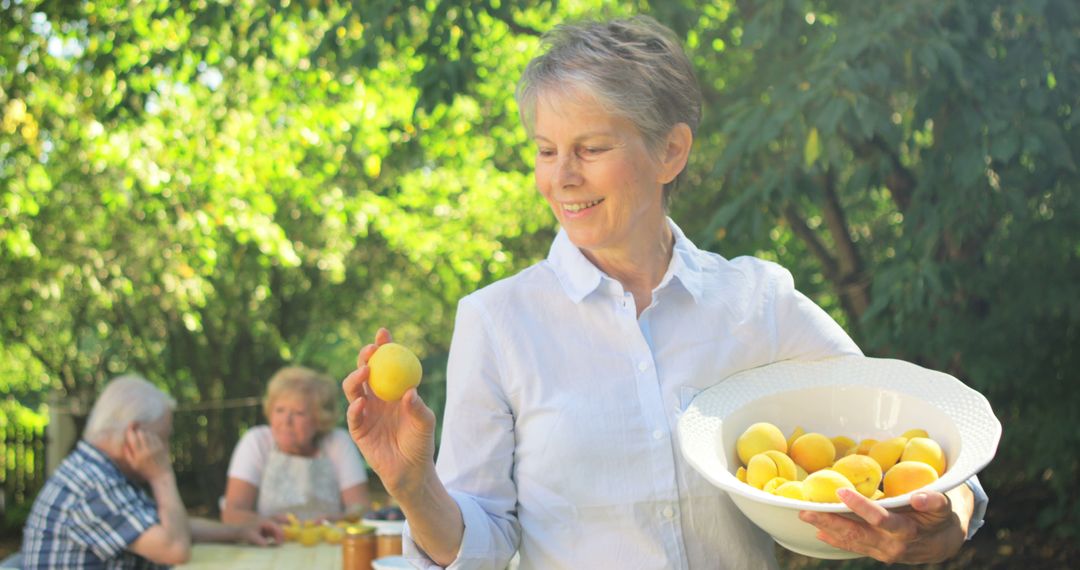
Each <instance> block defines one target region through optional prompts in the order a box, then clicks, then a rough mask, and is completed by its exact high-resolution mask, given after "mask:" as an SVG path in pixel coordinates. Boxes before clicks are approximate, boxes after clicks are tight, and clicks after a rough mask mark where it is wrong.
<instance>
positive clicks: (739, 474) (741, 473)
mask: <svg viewBox="0 0 1080 570" xmlns="http://www.w3.org/2000/svg"><path fill="white" fill-rule="evenodd" d="M735 478H736V479H738V480H739V481H742V482H743V483H745V482H746V468H745V467H743V466H741V465H740V466H739V468H738V469H736V470H735Z"/></svg>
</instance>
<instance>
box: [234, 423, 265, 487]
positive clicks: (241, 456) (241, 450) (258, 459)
mask: <svg viewBox="0 0 1080 570" xmlns="http://www.w3.org/2000/svg"><path fill="white" fill-rule="evenodd" d="M272 438H273V436H272V435H270V427H269V426H256V427H253V428H251V429H249V430H248V431H247V432H246V433H244V435H243V436H242V437H241V438H240V441H238V442H236V449H234V450H233V454H232V459H230V460H229V475H228V476H229V477H233V478H236V479H240V480H241V481H247V482H248V483H251V484H252V485H255V486H256V487H258V486H259V484H260V483H262V476H263V468H264V467H265V466H266V460H267V457H268V456H269V454H270V446H271V440H272Z"/></svg>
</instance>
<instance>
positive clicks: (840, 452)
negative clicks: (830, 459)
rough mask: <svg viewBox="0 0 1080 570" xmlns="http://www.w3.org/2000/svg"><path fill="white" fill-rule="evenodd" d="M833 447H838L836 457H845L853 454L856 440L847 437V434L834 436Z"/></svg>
mask: <svg viewBox="0 0 1080 570" xmlns="http://www.w3.org/2000/svg"><path fill="white" fill-rule="evenodd" d="M832 443H833V447H835V448H836V457H838V458H839V457H843V456H845V455H849V454H851V452H852V451H853V450H854V449H855V440H853V439H851V438H850V437H847V436H846V435H838V436H836V437H834V438H832Z"/></svg>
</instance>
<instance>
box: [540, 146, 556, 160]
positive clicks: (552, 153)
mask: <svg viewBox="0 0 1080 570" xmlns="http://www.w3.org/2000/svg"><path fill="white" fill-rule="evenodd" d="M536 155H537V156H542V157H545V158H547V157H549V156H555V151H554V150H552V149H550V148H541V149H537V150H536Z"/></svg>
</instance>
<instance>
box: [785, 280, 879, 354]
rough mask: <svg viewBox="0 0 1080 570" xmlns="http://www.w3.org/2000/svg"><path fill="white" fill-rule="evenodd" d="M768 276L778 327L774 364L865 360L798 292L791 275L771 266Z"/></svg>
mask: <svg viewBox="0 0 1080 570" xmlns="http://www.w3.org/2000/svg"><path fill="white" fill-rule="evenodd" d="M766 272H767V275H768V277H767V279H768V280H769V282H770V285H771V289H772V292H771V293H772V294H771V295H770V297H771V299H772V304H771V306H772V312H773V317H774V319H775V320H774V322H775V326H776V330H775V331H774V335H773V338H775V339H776V354H774V355H773V356H774V358H773V361H779V360H817V359H820V358H828V357H830V356H843V355H854V356H862V351H861V350H860V349H859V347H858V345H856V344H855V341H853V340H851V337H850V336H848V334H847V333H846V332H844V329H843V328H841V327H840V325H839V324H837V322H836V321H834V320H833V318H832V317H830V316H829V314H828V313H826V312H825V311H824V310H822V308H821V307H819V306H817V305H816V304H815V303H814V302H813V301H811V300H810V298H809V297H807V296H806V295H803V294H802V293H800V292H799V291H798V290H797V289H795V280H794V278H792V276H791V272H790V271H788V270H787V269H785V268H783V267H781V266H779V265H777V264H775V263H768V264H767V265H766Z"/></svg>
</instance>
